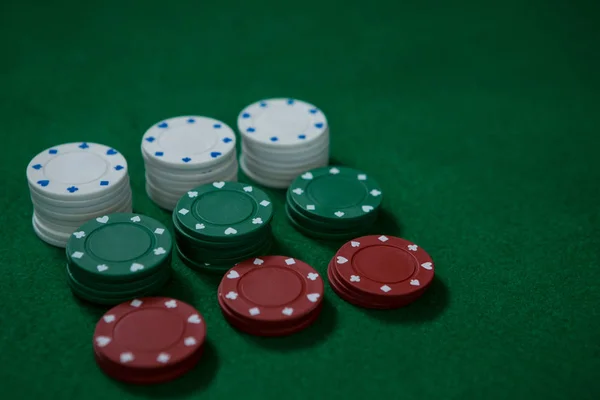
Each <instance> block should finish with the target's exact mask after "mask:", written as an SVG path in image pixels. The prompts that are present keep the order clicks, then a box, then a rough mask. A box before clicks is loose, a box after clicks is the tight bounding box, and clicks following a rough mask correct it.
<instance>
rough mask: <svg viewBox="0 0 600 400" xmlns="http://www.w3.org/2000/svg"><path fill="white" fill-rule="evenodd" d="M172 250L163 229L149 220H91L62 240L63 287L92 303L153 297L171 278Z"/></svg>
mask: <svg viewBox="0 0 600 400" xmlns="http://www.w3.org/2000/svg"><path fill="white" fill-rule="evenodd" d="M172 248H173V243H172V238H171V234H170V233H169V231H168V230H167V228H166V226H164V225H163V224H162V223H160V222H158V221H156V220H155V219H153V218H150V217H147V216H145V215H139V214H132V213H116V214H109V215H105V216H102V217H97V218H94V219H92V220H90V221H88V222H86V223H85V224H83V225H82V226H81V227H79V228H78V229H76V231H75V232H73V234H71V236H70V237H69V239H68V242H67V245H66V256H67V280H68V283H69V286H70V288H71V290H72V292H73V293H74V294H75V295H76V296H77V297H80V298H82V299H84V300H87V301H89V302H93V303H97V304H118V303H120V302H123V301H126V300H128V299H132V298H135V297H139V296H143V295H150V294H153V293H155V292H157V291H158V290H160V289H161V288H162V287H164V286H165V285H166V284H167V283H168V281H169V279H170V277H171V267H170V265H171V256H172Z"/></svg>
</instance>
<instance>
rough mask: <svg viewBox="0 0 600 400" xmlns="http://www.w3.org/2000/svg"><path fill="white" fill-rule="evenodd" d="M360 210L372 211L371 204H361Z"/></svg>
mask: <svg viewBox="0 0 600 400" xmlns="http://www.w3.org/2000/svg"><path fill="white" fill-rule="evenodd" d="M362 210H363V211H364V212H370V211H373V206H362Z"/></svg>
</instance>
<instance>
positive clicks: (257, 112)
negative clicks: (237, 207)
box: [238, 98, 329, 188]
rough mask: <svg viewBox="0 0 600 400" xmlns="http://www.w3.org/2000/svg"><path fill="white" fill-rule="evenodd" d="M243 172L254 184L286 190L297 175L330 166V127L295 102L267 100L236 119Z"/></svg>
mask: <svg viewBox="0 0 600 400" xmlns="http://www.w3.org/2000/svg"><path fill="white" fill-rule="evenodd" d="M238 130H239V132H240V135H241V137H242V146H241V147H242V157H240V167H241V169H242V171H243V172H244V173H245V174H246V175H247V176H248V178H250V179H252V180H253V181H255V182H256V183H258V184H260V185H262V186H266V187H271V188H287V187H288V186H289V184H290V183H291V182H292V180H293V179H294V178H295V177H296V176H298V175H299V174H300V173H302V172H304V171H306V170H309V169H313V168H318V167H322V166H325V165H327V164H328V163H329V125H328V124H327V119H326V117H325V115H324V114H323V112H322V111H321V110H319V109H318V108H317V107H315V106H313V105H312V104H309V103H306V102H304V101H301V100H295V99H282V98H276V99H266V100H261V101H258V102H256V103H253V104H251V105H249V106H247V107H246V108H244V109H243V110H242V111H241V112H240V114H239V116H238Z"/></svg>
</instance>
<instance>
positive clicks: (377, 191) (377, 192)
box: [370, 189, 381, 197]
mask: <svg viewBox="0 0 600 400" xmlns="http://www.w3.org/2000/svg"><path fill="white" fill-rule="evenodd" d="M370 193H371V196H374V197H377V196H381V192H380V191H379V190H377V189H373V190H371V192H370Z"/></svg>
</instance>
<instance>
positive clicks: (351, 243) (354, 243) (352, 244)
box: [350, 240, 360, 247]
mask: <svg viewBox="0 0 600 400" xmlns="http://www.w3.org/2000/svg"><path fill="white" fill-rule="evenodd" d="M350 245H351V246H352V247H358V246H360V242H355V241H354V240H353V241H351V242H350Z"/></svg>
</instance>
